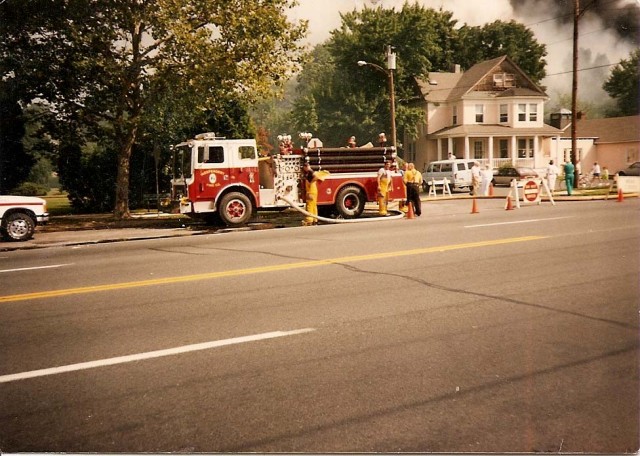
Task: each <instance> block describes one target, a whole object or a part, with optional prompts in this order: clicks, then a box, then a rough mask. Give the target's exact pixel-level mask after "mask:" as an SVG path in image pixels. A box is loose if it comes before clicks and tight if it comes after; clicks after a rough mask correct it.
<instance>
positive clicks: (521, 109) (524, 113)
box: [518, 103, 527, 122]
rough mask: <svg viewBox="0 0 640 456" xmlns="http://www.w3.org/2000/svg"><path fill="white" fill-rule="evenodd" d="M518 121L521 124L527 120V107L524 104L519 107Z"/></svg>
mask: <svg viewBox="0 0 640 456" xmlns="http://www.w3.org/2000/svg"><path fill="white" fill-rule="evenodd" d="M518 120H519V121H520V122H524V121H526V120H527V105H526V104H524V103H522V104H519V105H518Z"/></svg>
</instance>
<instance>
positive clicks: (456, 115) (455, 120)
mask: <svg viewBox="0 0 640 456" xmlns="http://www.w3.org/2000/svg"><path fill="white" fill-rule="evenodd" d="M452 109H453V115H452V117H453V118H452V121H453V125H458V106H455V105H454V106H453V108H452Z"/></svg>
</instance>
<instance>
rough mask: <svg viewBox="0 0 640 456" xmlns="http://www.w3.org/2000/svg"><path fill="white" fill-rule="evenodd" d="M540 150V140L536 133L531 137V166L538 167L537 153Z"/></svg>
mask: <svg viewBox="0 0 640 456" xmlns="http://www.w3.org/2000/svg"><path fill="white" fill-rule="evenodd" d="M539 152H540V140H539V137H538V135H535V136H534V137H533V168H537V167H538V161H539V160H538V153H539Z"/></svg>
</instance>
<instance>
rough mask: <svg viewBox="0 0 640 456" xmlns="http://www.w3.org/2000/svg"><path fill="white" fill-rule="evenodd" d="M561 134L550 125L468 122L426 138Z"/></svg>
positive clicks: (560, 131)
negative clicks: (534, 125) (528, 126)
mask: <svg viewBox="0 0 640 456" xmlns="http://www.w3.org/2000/svg"><path fill="white" fill-rule="evenodd" d="M536 135H537V136H561V135H562V130H559V129H557V128H555V127H552V126H550V125H544V126H543V127H541V128H540V127H537V128H536V127H531V128H526V127H524V128H512V127H508V126H506V125H487V124H468V125H454V126H452V127H446V128H443V129H441V130H438V131H436V132H433V133H431V134H429V135H427V138H430V139H438V138H452V137H464V136H476V137H483V136H486V137H488V136H536Z"/></svg>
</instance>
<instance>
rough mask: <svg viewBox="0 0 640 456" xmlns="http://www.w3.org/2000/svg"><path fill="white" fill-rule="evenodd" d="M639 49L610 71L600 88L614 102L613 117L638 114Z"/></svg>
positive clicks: (639, 85) (639, 105) (639, 82)
mask: <svg viewBox="0 0 640 456" xmlns="http://www.w3.org/2000/svg"><path fill="white" fill-rule="evenodd" d="M639 58H640V49H636V50H635V51H634V52H632V53H631V56H630V57H629V59H625V60H622V61H621V62H620V63H619V64H618V65H616V66H615V67H614V68H613V70H611V76H609V79H607V80H606V81H605V83H604V85H603V86H602V87H603V89H604V90H605V91H606V92H607V93H608V94H609V96H611V98H613V99H614V100H615V101H616V109H615V110H614V112H613V113H612V114H613V115H614V116H633V115H636V114H639V113H640V94H639V93H638V89H639V88H640V77H639V76H638V73H639V72H640V69H639V66H638V65H639V64H640V62H639Z"/></svg>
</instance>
